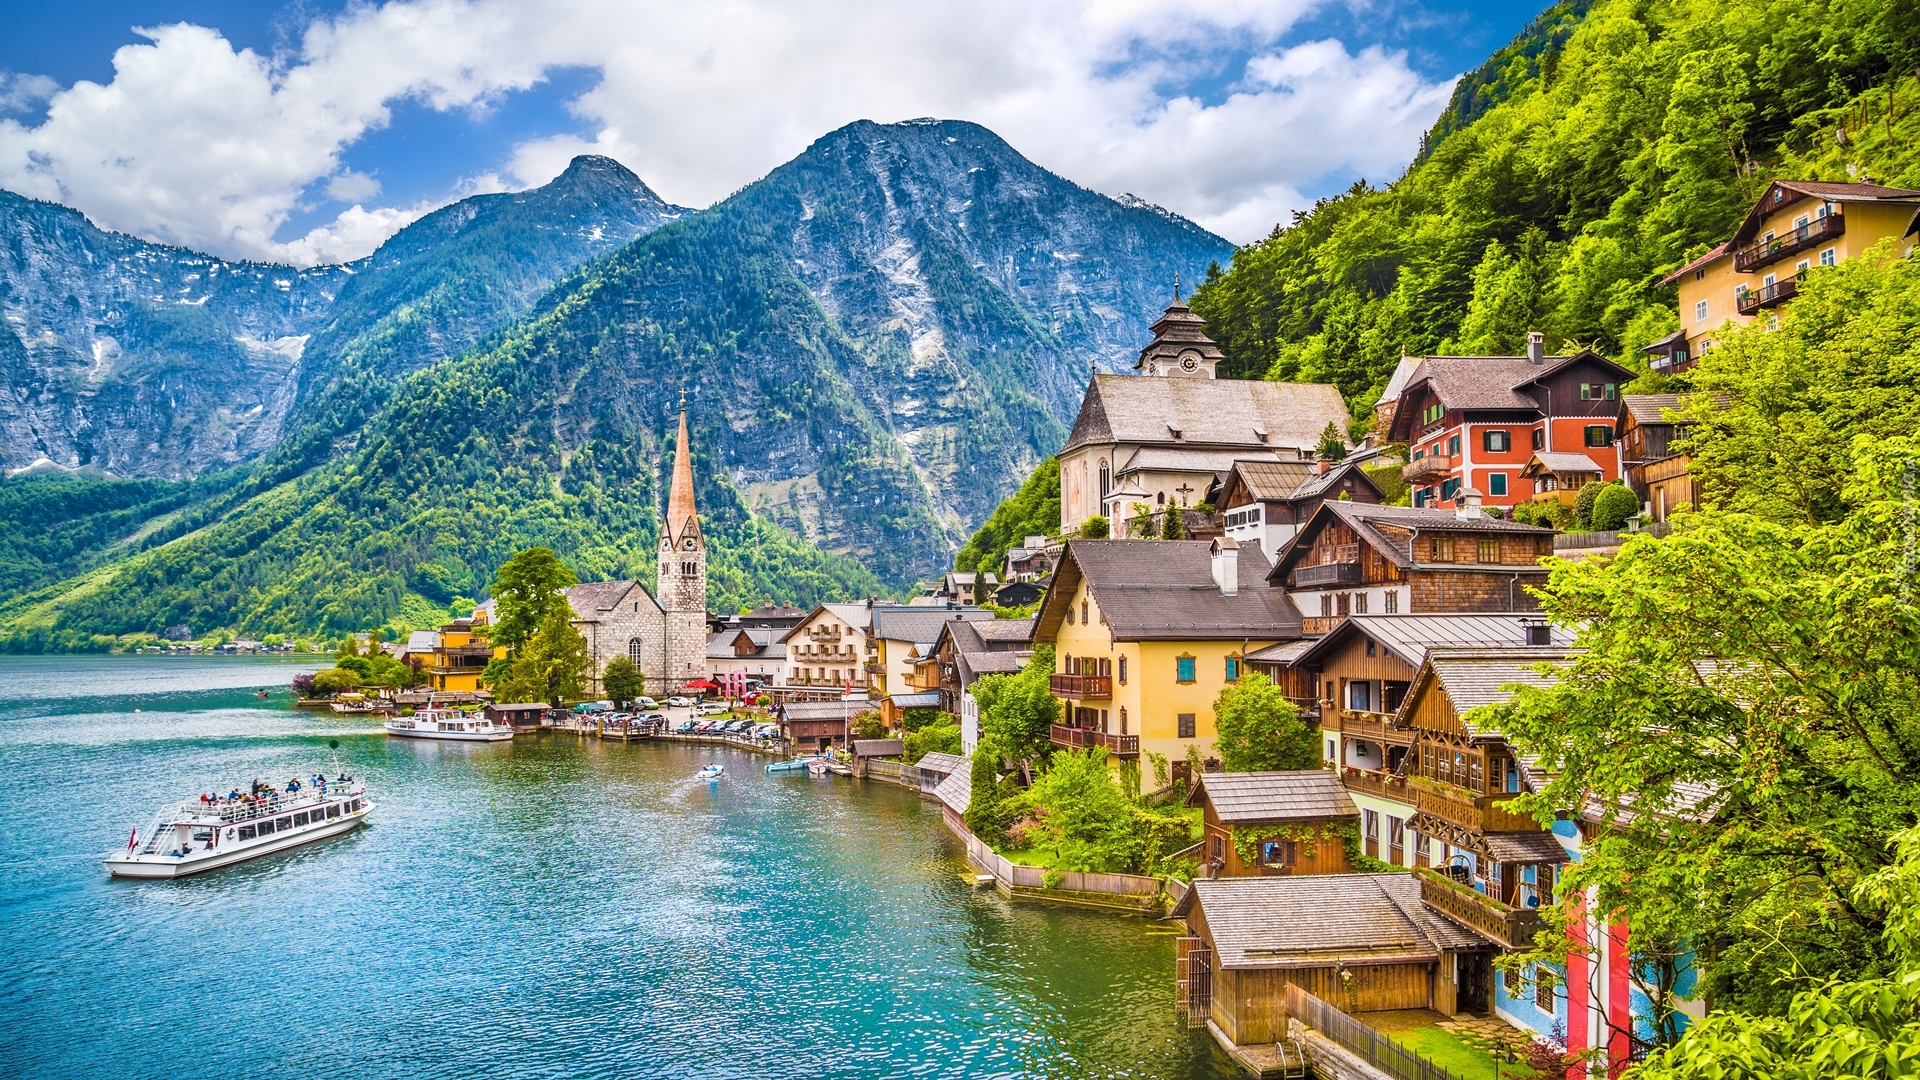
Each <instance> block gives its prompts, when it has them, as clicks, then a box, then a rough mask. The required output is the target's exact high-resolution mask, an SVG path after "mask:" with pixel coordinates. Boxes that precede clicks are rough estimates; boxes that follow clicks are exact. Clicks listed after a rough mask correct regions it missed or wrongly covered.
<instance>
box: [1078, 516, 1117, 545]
mask: <svg viewBox="0 0 1920 1080" xmlns="http://www.w3.org/2000/svg"><path fill="white" fill-rule="evenodd" d="M1112 528H1113V527H1112V525H1111V524H1110V523H1109V522H1108V521H1107V519H1106V518H1104V517H1102V516H1100V515H1099V514H1095V515H1093V516H1092V517H1090V518H1088V519H1087V520H1085V521H1083V522H1081V523H1080V538H1081V539H1082V540H1105V539H1106V538H1107V536H1108V535H1109V534H1110V533H1111V531H1112Z"/></svg>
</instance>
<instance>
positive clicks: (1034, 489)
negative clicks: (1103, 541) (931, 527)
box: [953, 457, 1060, 574]
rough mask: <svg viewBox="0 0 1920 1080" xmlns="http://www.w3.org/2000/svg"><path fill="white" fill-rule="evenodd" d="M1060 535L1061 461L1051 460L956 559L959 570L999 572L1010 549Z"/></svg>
mask: <svg viewBox="0 0 1920 1080" xmlns="http://www.w3.org/2000/svg"><path fill="white" fill-rule="evenodd" d="M1059 533H1060V459H1059V458H1057V457H1050V458H1048V459H1047V460H1045V461H1043V462H1041V463H1040V465H1039V467H1038V468H1036V469H1034V470H1033V475H1031V476H1029V477H1027V479H1026V482H1025V483H1023V484H1021V485H1020V488H1019V490H1017V491H1015V492H1014V493H1013V494H1011V495H1009V496H1007V497H1006V498H1005V499H1003V500H1002V501H1001V503H1000V505H999V506H996V507H994V508H993V513H991V514H988V515H987V520H986V521H985V522H984V523H982V524H981V526H980V528H979V529H978V530H976V531H975V532H974V534H973V535H972V536H971V537H969V538H968V539H967V542H966V544H964V545H962V547H961V548H960V550H959V551H958V552H957V553H955V555H954V557H953V565H954V567H955V568H956V569H960V570H979V571H980V572H982V573H995V574H998V573H999V572H1000V569H1001V567H1003V566H1005V565H1006V561H1007V549H1008V548H1010V547H1013V546H1015V545H1017V544H1019V543H1020V542H1021V541H1022V540H1024V539H1026V538H1027V537H1029V536H1057V535H1059Z"/></svg>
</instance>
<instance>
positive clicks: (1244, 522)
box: [1219, 461, 1385, 560]
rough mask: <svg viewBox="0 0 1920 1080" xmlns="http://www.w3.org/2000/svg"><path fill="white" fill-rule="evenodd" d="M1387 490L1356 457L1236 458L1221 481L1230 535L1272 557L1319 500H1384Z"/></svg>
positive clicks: (1222, 513) (1221, 504)
mask: <svg viewBox="0 0 1920 1080" xmlns="http://www.w3.org/2000/svg"><path fill="white" fill-rule="evenodd" d="M1384 498H1385V496H1384V495H1383V494H1382V493H1381V491H1380V488H1379V485H1377V484H1375V483H1374V482H1373V480H1372V478H1371V477H1369V476H1367V474H1366V472H1365V471H1363V470H1362V469H1361V468H1360V466H1359V463H1358V462H1357V461H1344V462H1338V463H1335V462H1330V461H1316V462H1305V461H1235V462H1234V463H1233V466H1232V468H1230V469H1228V470H1227V478H1226V480H1225V481H1224V482H1222V484H1221V485H1220V502H1219V512H1220V518H1221V525H1222V526H1223V527H1224V529H1225V532H1226V535H1227V536H1229V537H1231V538H1233V540H1234V541H1235V542H1236V543H1238V544H1240V546H1242V547H1245V546H1246V545H1248V544H1258V545H1259V546H1260V550H1261V551H1263V552H1265V553H1266V556H1267V558H1268V559H1269V560H1271V559H1272V558H1273V557H1274V556H1275V555H1277V554H1279V552H1280V549H1281V548H1283V547H1285V546H1286V544H1287V541H1289V540H1291V539H1293V537H1294V535H1295V534H1296V533H1298V532H1299V531H1300V527H1301V526H1302V525H1305V524H1306V523H1307V520H1308V519H1309V518H1311V517H1313V513H1314V511H1316V510H1318V509H1320V504H1321V503H1323V502H1326V501H1328V500H1329V499H1331V500H1333V501H1335V502H1357V503H1379V502H1381V501H1383V499H1384Z"/></svg>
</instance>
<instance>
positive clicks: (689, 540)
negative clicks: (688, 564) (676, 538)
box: [685, 536, 693, 551]
mask: <svg viewBox="0 0 1920 1080" xmlns="http://www.w3.org/2000/svg"><path fill="white" fill-rule="evenodd" d="M685 546H686V549H687V550H688V551H692V550H693V537H691V536H689V537H687V542H686V545H685Z"/></svg>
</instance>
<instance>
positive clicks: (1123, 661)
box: [1120, 656, 1127, 722]
mask: <svg viewBox="0 0 1920 1080" xmlns="http://www.w3.org/2000/svg"><path fill="white" fill-rule="evenodd" d="M1120 685H1121V686H1125V685H1127V658H1126V657H1124V656H1123V657H1121V658H1120ZM1126 713H1127V711H1126V710H1125V709H1122V710H1120V716H1121V719H1122V722H1124V721H1125V718H1126Z"/></svg>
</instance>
